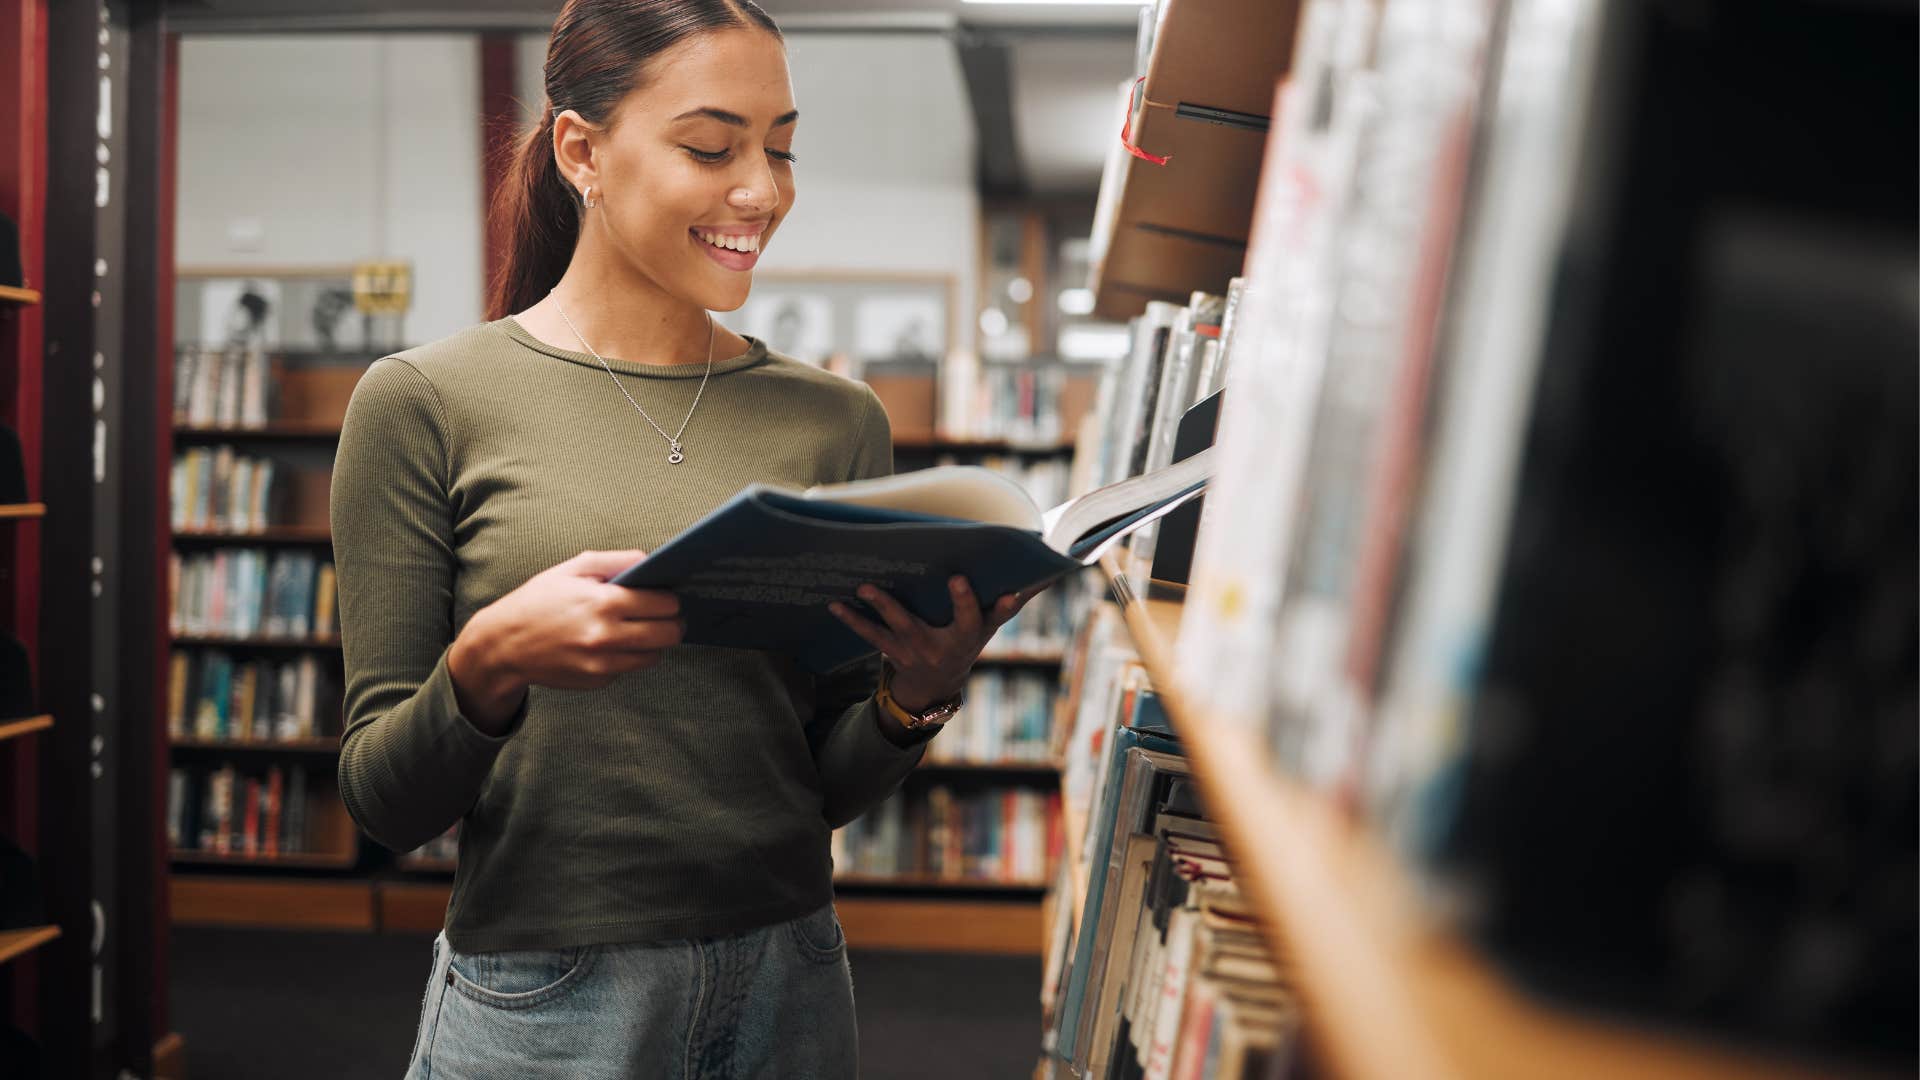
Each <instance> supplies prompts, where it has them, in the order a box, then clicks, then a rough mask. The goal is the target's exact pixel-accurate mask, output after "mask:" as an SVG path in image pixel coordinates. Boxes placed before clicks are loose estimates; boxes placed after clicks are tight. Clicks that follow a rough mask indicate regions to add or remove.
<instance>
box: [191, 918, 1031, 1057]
mask: <svg viewBox="0 0 1920 1080" xmlns="http://www.w3.org/2000/svg"><path fill="white" fill-rule="evenodd" d="M431 962H432V943H431V938H429V937H427V936H424V935H410V934H381V935H374V934H338V933H290V932H281V931H260V930H212V929H179V930H176V931H175V932H174V935H173V950H172V954H171V956H170V957H169V964H170V965H171V968H172V988H171V989H172V996H171V1005H172V1013H171V1019H172V1027H173V1029H174V1030H175V1031H177V1032H179V1033H180V1035H181V1036H182V1037H183V1038H184V1039H185V1041H186V1051H187V1053H186V1062H187V1076H188V1077H189V1080H259V1078H264V1077H272V1078H274V1080H322V1078H324V1080H360V1078H363V1077H364V1078H370V1080H371V1078H394V1080H397V1078H398V1077H399V1076H400V1075H401V1073H402V1071H403V1070H404V1069H405V1068H406V1063H407V1055H408V1053H409V1052H410V1050H411V1048H412V1046H413V1035H414V1025H415V1023H416V1022H417V1020H418V1019H419V1014H420V993H421V989H422V986H423V985H424V983H425V981H426V975H427V970H428V967H429V965H430V963H431ZM852 964H853V985H854V1000H855V1005H856V1007H857V1008H858V1010H859V1018H860V1064H861V1076H862V1077H864V1078H865V1080H947V1078H953V1080H998V1078H1002V1077H1006V1078H1016V1077H1026V1076H1030V1075H1031V1074H1032V1072H1033V1065H1034V1061H1035V1059H1036V1056H1037V1054H1038V1050H1039V1039H1040V1006H1039V1001H1038V997H1037V995H1038V992H1039V987H1040V961H1039V959H1038V958H1037V957H999V956H951V955H938V954H921V953H882V952H856V953H854V954H853V957H852Z"/></svg>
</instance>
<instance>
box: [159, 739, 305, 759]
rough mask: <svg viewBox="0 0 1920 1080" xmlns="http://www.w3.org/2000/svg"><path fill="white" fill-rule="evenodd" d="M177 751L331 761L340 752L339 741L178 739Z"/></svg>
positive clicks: (176, 740)
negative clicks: (306, 756)
mask: <svg viewBox="0 0 1920 1080" xmlns="http://www.w3.org/2000/svg"><path fill="white" fill-rule="evenodd" d="M172 745H173V748H174V749H175V750H182V751H205V752H209V753H222V754H247V753H258V754H311V755H313V756H315V757H321V758H327V759H331V758H333V757H334V755H336V754H338V753H339V752H340V740H338V739H331V738H327V739H196V738H181V737H176V738H174V739H173V740H172Z"/></svg>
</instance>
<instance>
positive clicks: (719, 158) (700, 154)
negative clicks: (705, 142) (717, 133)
mask: <svg viewBox="0 0 1920 1080" xmlns="http://www.w3.org/2000/svg"><path fill="white" fill-rule="evenodd" d="M681 149H682V150H685V151H686V152H687V153H689V154H692V155H693V159H694V160H695V161H704V162H706V163H707V164H709V165H718V164H720V163H721V162H723V161H725V160H727V157H728V154H729V152H728V151H726V150H702V149H700V148H699V147H695V146H683V147H681Z"/></svg>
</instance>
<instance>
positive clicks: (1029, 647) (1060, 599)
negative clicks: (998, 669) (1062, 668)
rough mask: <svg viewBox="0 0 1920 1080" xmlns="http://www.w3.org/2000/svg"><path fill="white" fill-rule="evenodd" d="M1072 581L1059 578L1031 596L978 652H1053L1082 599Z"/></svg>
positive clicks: (1064, 639)
mask: <svg viewBox="0 0 1920 1080" xmlns="http://www.w3.org/2000/svg"><path fill="white" fill-rule="evenodd" d="M1082 602H1083V601H1082V598H1081V593H1080V590H1079V589H1078V588H1076V587H1075V586H1074V584H1073V583H1072V582H1062V583H1061V584H1059V585H1055V586H1054V587H1053V588H1050V589H1048V590H1047V591H1045V592H1043V593H1041V594H1040V595H1038V596H1035V597H1033V598H1032V599H1031V600H1028V601H1027V605H1026V606H1025V607H1023V608H1021V609H1020V610H1019V612H1018V613H1016V614H1015V615H1014V617H1013V618H1011V619H1008V620H1007V621H1006V622H1004V623H1002V624H1001V625H1000V629H999V630H998V631H997V632H996V633H995V634H994V635H993V640H992V641H991V642H989V643H988V644H987V647H986V650H985V651H984V652H982V653H981V655H982V656H983V657H985V658H986V659H989V660H991V659H993V658H994V657H997V656H999V657H1004V656H1039V657H1047V656H1057V655H1059V653H1060V651H1061V650H1062V649H1064V648H1065V647H1066V643H1067V639H1068V638H1070V637H1072V636H1073V635H1072V630H1071V627H1072V621H1073V620H1072V613H1073V611H1074V609H1075V607H1076V606H1077V605H1079V604H1080V603H1082Z"/></svg>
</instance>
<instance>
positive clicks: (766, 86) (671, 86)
mask: <svg viewBox="0 0 1920 1080" xmlns="http://www.w3.org/2000/svg"><path fill="white" fill-rule="evenodd" d="M650 67H651V68H652V70H651V72H650V75H651V77H650V78H648V79H646V80H645V81H644V82H643V83H642V85H641V86H639V87H638V88H637V89H636V92H635V93H634V94H633V95H631V96H630V98H629V100H628V102H627V104H628V105H630V106H631V107H632V108H633V109H634V110H635V111H636V112H643V113H645V114H646V115H647V117H648V118H649V119H650V120H653V121H655V122H658V123H690V122H696V121H702V120H706V121H719V122H724V118H725V117H728V116H732V117H738V118H741V119H744V120H745V121H747V124H748V126H751V127H754V128H766V127H769V126H771V125H772V124H773V123H774V122H775V121H777V120H779V119H780V118H781V117H783V116H785V115H786V114H788V113H790V112H793V111H794V102H793V81H792V78H791V76H790V75H789V74H788V72H787V53H786V49H785V48H784V47H783V45H782V44H781V42H780V40H779V39H778V38H776V37H774V36H773V35H772V34H769V33H766V32H764V31H759V30H721V31H716V32H713V33H707V34H700V35H698V36H696V37H693V38H689V39H688V40H686V41H683V42H681V43H679V44H678V45H675V46H674V47H673V48H671V49H668V50H667V51H666V52H663V53H661V54H660V55H659V56H658V57H657V58H656V59H655V60H654V62H653V63H652V64H651V65H650Z"/></svg>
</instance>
